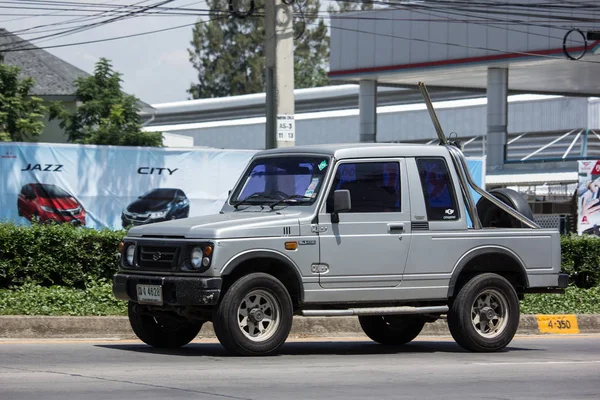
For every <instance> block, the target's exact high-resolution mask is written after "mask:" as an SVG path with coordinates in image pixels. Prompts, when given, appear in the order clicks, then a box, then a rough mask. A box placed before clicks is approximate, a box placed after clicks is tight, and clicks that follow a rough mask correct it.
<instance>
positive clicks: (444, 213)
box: [417, 158, 460, 221]
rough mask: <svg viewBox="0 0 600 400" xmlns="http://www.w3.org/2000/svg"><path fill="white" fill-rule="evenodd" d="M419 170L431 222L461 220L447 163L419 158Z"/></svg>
mask: <svg viewBox="0 0 600 400" xmlns="http://www.w3.org/2000/svg"><path fill="white" fill-rule="evenodd" d="M417 168H418V169H419V177H420V178H421V187H422V188H423V196H424V197H425V206H426V208H427V218H428V219H429V221H455V220H457V219H459V217H460V215H459V210H458V207H457V206H456V196H455V192H454V186H453V185H452V179H451V176H450V173H449V171H448V165H446V161H445V160H444V159H443V158H417Z"/></svg>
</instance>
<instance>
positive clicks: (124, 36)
mask: <svg viewBox="0 0 600 400" xmlns="http://www.w3.org/2000/svg"><path fill="white" fill-rule="evenodd" d="M223 18H229V17H216V18H212V19H209V20H206V21H196V22H194V23H190V24H184V25H178V26H173V27H169V28H163V29H157V30H152V31H146V32H140V33H134V34H129V35H123V36H115V37H111V38H106V39H97V40H87V41H83V42H76V43H65V44H57V45H52V46H44V47H38V46H32V47H28V48H20V49H8V50H0V53H12V52H18V51H34V50H46V49H55V48H60V47H71V46H80V45H85V44H92V43H102V42H110V41H114V40H121V39H129V38H132V37H138V36H145V35H151V34H154V33H160V32H166V31H172V30H175V29H181V28H186V27H190V26H194V25H198V24H204V23H209V22H212V21H217V20H220V19H223ZM30 44H31V43H30Z"/></svg>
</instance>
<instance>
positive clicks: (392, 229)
mask: <svg viewBox="0 0 600 400" xmlns="http://www.w3.org/2000/svg"><path fill="white" fill-rule="evenodd" d="M388 233H390V234H398V233H404V224H388Z"/></svg>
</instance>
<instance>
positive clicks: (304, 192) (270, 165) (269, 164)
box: [231, 156, 329, 205]
mask: <svg viewBox="0 0 600 400" xmlns="http://www.w3.org/2000/svg"><path fill="white" fill-rule="evenodd" d="M328 167H329V158H328V157H306V156H297V157H296V156H294V157H292V156H286V157H265V158H259V159H256V160H254V161H253V162H252V163H251V164H250V166H249V168H248V169H247V170H246V172H245V173H244V176H243V177H242V179H241V180H240V184H239V186H238V187H237V188H236V189H235V191H234V194H233V196H232V198H231V202H232V204H236V203H240V202H243V203H245V204H270V203H273V202H277V201H280V202H281V203H285V205H310V204H312V203H314V202H315V201H316V199H317V195H318V194H319V191H320V190H321V186H322V185H323V181H324V179H325V175H326V173H327V169H328Z"/></svg>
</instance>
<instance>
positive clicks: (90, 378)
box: [0, 335, 600, 400]
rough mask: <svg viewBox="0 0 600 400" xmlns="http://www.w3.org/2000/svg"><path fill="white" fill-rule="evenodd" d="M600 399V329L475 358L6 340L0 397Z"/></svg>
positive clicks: (433, 344)
mask: <svg viewBox="0 0 600 400" xmlns="http://www.w3.org/2000/svg"><path fill="white" fill-rule="evenodd" d="M65 398H68V399H82V400H87V399H132V400H133V399H144V400H153V399H207V400H218V399H256V400H259V399H260V400H268V399H273V400H282V399H319V400H337V399H344V400H346V399H461V400H463V399H469V398H477V399H480V398H485V399H511V400H514V399H528V400H531V399H544V400H548V399H561V400H564V399H599V398H600V335H564V336H558V335H555V336H534V337H517V338H515V340H514V341H513V342H512V343H511V346H510V347H509V348H507V350H506V351H505V352H502V353H495V354H474V353H468V352H465V351H463V350H461V349H460V348H459V347H458V346H457V345H456V344H455V343H454V342H453V341H452V340H451V339H448V338H418V339H417V340H416V341H414V342H413V343H411V344H409V345H407V346H404V347H402V348H395V349H389V348H387V349H386V348H384V347H382V346H379V345H377V344H374V343H373V342H370V341H367V340H365V339H318V340H308V339H307V340H298V341H295V340H294V341H292V340H290V341H288V343H287V344H286V345H285V346H284V347H283V351H282V353H281V354H280V355H278V356H274V357H264V358H244V357H231V356H228V355H227V354H226V353H225V352H224V350H223V349H222V347H221V346H220V345H219V344H218V343H217V342H215V341H211V340H204V341H195V342H193V343H191V344H189V345H188V346H186V347H184V348H182V349H178V350H176V351H159V350H156V349H152V348H150V347H148V346H146V345H144V344H142V343H141V342H138V341H133V340H130V341H119V340H85V341H84V340H9V339H6V340H1V339H0V399H2V400H25V399H27V400H33V399H44V400H53V399H57V400H58V399H60V400H63V399H65Z"/></svg>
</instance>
